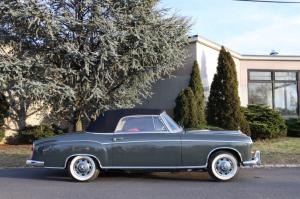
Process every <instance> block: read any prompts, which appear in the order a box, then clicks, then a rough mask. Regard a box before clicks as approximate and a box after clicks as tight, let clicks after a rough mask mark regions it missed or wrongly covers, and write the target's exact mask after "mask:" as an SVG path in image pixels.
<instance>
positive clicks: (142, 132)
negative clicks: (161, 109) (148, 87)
mask: <svg viewBox="0 0 300 199" xmlns="http://www.w3.org/2000/svg"><path fill="white" fill-rule="evenodd" d="M140 117H152V121H153V117H158V118H160V119H161V121H162V123H163V124H164V125H165V127H167V130H166V131H140V132H134V134H145V133H159V134H162V133H172V131H171V129H170V127H169V126H168V125H166V123H165V121H164V120H163V118H162V117H161V114H160V115H129V116H124V117H122V118H120V120H119V121H118V124H117V126H116V128H115V130H114V132H113V133H112V134H116V135H117V134H133V133H128V132H124V131H120V132H117V131H116V130H117V128H118V126H119V124H120V122H121V121H122V120H123V119H126V118H140ZM153 127H154V121H153ZM96 134H97V133H96ZM103 134H108V133H103Z"/></svg>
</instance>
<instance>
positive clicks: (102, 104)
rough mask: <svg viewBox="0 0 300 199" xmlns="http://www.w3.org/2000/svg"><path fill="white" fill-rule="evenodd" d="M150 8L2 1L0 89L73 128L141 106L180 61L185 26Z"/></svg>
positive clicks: (145, 4) (98, 0)
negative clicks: (109, 112) (32, 102)
mask: <svg viewBox="0 0 300 199" xmlns="http://www.w3.org/2000/svg"><path fill="white" fill-rule="evenodd" d="M157 3H158V1H157V0H147V1H140V0H130V1H124V0H93V1H90V0H89V1H61V0H48V1H44V0H35V1H19V0H2V1H1V2H0V16H1V17H0V32H3V35H5V37H4V39H3V40H0V45H1V44H2V45H7V46H10V47H11V51H10V53H11V54H13V56H9V55H2V54H0V87H2V88H3V89H5V90H6V91H9V90H12V91H14V93H13V94H14V96H16V97H17V99H22V98H25V99H28V98H30V99H32V100H35V101H43V106H44V107H45V106H46V105H48V106H50V107H51V110H53V114H54V113H55V114H56V116H55V117H56V118H63V119H68V121H70V122H72V123H73V124H74V122H77V121H81V119H90V118H93V117H95V116H96V115H98V114H99V113H100V112H102V111H104V110H107V109H113V108H120V107H123V108H124V107H133V106H134V105H136V104H137V103H141V100H142V99H143V98H146V97H148V96H150V95H151V87H152V85H153V84H154V83H155V82H156V81H157V80H159V79H161V78H162V77H165V76H167V75H170V74H171V73H172V72H173V71H175V70H176V69H177V68H178V67H179V66H181V65H182V63H183V61H184V60H185V57H186V45H187V44H188V38H187V32H188V30H189V26H190V25H189V22H188V20H187V19H186V18H184V17H180V16H177V15H172V14H171V13H169V12H168V11H167V10H166V9H158V8H157ZM67 117H69V118H67ZM78 126H80V125H78Z"/></svg>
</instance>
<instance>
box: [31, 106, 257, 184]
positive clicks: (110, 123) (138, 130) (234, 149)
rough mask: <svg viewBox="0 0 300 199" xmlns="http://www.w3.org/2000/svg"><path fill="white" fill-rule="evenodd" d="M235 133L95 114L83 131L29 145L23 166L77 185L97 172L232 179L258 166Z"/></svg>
mask: <svg viewBox="0 0 300 199" xmlns="http://www.w3.org/2000/svg"><path fill="white" fill-rule="evenodd" d="M251 148H252V140H251V138H250V137H248V136H247V135H245V134H243V133H242V132H241V131H208V130H184V129H183V128H182V127H180V126H179V125H178V124H177V123H176V122H175V121H174V120H173V119H172V118H171V117H170V116H169V115H168V114H167V113H166V112H165V111H163V110H150V109H119V110H110V111H106V112H104V113H103V114H101V115H100V116H99V117H98V118H97V119H96V120H95V122H93V123H92V124H91V125H90V126H89V127H88V128H87V130H86V131H85V132H82V133H68V134H64V135H60V136H54V137H50V138H46V139H42V140H38V141H35V142H34V143H33V146H32V155H31V158H30V160H27V161H26V164H27V165H28V166H31V167H44V168H56V169H66V170H67V171H68V172H69V174H70V176H71V177H73V178H74V179H75V180H77V181H91V180H93V179H95V178H96V177H97V176H98V174H99V173H100V171H107V170H113V169H118V170H126V171H128V170H140V171H147V172H148V171H157V170H159V171H182V170H187V171H193V170H199V171H208V173H209V174H210V175H211V176H212V177H213V178H214V179H216V180H217V181H227V180H230V179H233V178H234V177H235V176H236V175H237V173H238V171H239V168H240V166H241V165H242V166H252V165H256V164H259V163H260V152H259V151H256V152H252V151H251Z"/></svg>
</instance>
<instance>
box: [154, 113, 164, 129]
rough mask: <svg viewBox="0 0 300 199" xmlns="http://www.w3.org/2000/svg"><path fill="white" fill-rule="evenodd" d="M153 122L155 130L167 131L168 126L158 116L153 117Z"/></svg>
mask: <svg viewBox="0 0 300 199" xmlns="http://www.w3.org/2000/svg"><path fill="white" fill-rule="evenodd" d="M153 123H154V130H155V131H167V127H166V126H165V125H164V123H163V122H162V121H161V119H160V118H159V117H158V116H154V117H153Z"/></svg>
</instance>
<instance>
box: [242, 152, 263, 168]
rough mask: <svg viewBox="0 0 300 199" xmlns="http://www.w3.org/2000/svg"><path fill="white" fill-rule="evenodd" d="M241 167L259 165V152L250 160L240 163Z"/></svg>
mask: <svg viewBox="0 0 300 199" xmlns="http://www.w3.org/2000/svg"><path fill="white" fill-rule="evenodd" d="M242 164H243V166H254V165H259V164H261V160H260V151H255V153H254V156H253V158H252V160H249V161H244V162H242Z"/></svg>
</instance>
